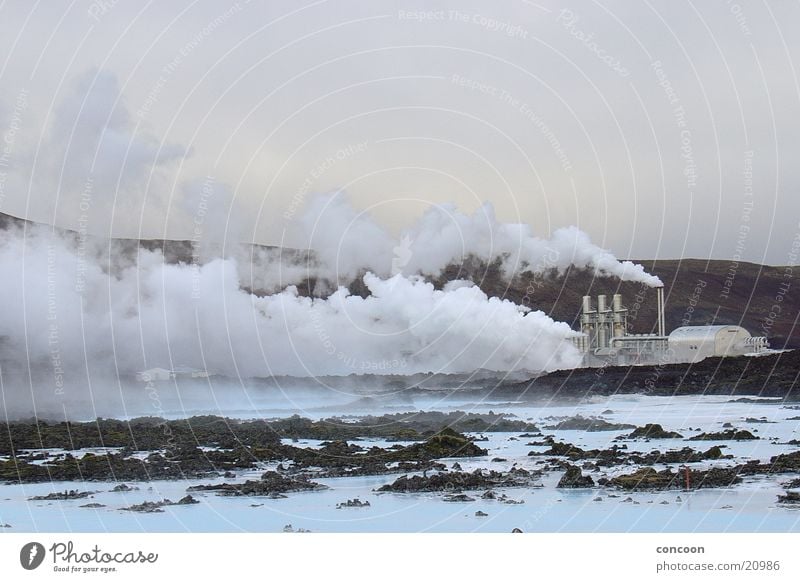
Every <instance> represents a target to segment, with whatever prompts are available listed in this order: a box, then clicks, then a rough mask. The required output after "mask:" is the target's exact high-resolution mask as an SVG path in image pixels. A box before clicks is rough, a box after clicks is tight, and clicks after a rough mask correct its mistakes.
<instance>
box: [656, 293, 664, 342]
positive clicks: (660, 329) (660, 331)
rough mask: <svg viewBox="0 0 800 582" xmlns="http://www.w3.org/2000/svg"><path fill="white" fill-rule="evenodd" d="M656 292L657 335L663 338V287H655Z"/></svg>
mask: <svg viewBox="0 0 800 582" xmlns="http://www.w3.org/2000/svg"><path fill="white" fill-rule="evenodd" d="M656 292H657V293H658V298H657V301H658V335H660V336H661V337H663V336H664V333H665V330H664V327H665V325H664V286H663V285H662V286H660V287H656Z"/></svg>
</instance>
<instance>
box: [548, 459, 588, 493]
mask: <svg viewBox="0 0 800 582" xmlns="http://www.w3.org/2000/svg"><path fill="white" fill-rule="evenodd" d="M556 487H558V488H560V489H580V488H584V487H594V479H592V478H591V477H589V476H588V475H587V476H585V477H584V476H583V473H582V472H581V468H580V467H578V466H576V465H570V466H569V467H567V472H566V473H564V475H563V476H562V477H561V480H560V481H559V482H558V485H556Z"/></svg>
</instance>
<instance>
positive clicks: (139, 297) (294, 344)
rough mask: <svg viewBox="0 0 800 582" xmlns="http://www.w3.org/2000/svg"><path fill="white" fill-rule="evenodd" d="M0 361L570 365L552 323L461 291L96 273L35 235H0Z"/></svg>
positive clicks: (299, 372) (370, 369) (199, 272)
mask: <svg viewBox="0 0 800 582" xmlns="http://www.w3.org/2000/svg"><path fill="white" fill-rule="evenodd" d="M0 237H1V238H2V240H0V273H2V276H3V278H4V280H5V281H6V283H5V284H4V285H3V286H1V287H0V302H2V305H3V306H4V308H3V310H2V311H0V336H2V337H3V340H2V345H3V360H4V365H5V364H6V363H7V362H9V361H17V362H30V364H31V366H32V367H34V368H35V369H38V370H48V369H50V368H53V369H54V370H55V368H56V367H58V368H59V369H60V370H61V371H62V372H63V373H65V374H70V373H71V372H73V373H74V372H75V371H78V373H84V371H85V370H89V371H90V373H91V372H94V371H97V373H100V372H101V371H103V372H109V371H111V372H112V373H114V372H116V371H118V372H120V373H122V374H130V373H134V372H137V371H140V370H143V369H146V368H151V367H156V366H158V367H164V368H168V369H169V368H175V367H189V368H197V369H203V370H208V371H209V372H210V373H214V374H224V375H230V376H237V375H241V376H245V377H247V376H267V375H296V376H310V375H345V374H352V373H391V374H411V373H416V372H428V371H433V372H451V373H452V372H471V371H474V370H475V369H477V368H486V369H490V370H496V371H510V370H520V369H523V370H534V371H540V370H551V369H554V368H561V367H572V366H575V365H577V364H578V363H579V359H580V358H579V355H578V353H577V350H576V349H575V348H574V347H573V346H572V345H571V343H570V342H569V341H567V339H566V338H568V337H570V336H571V335H574V332H572V331H571V330H570V328H569V326H568V325H567V324H565V323H557V322H554V321H553V320H552V319H550V318H549V317H547V316H546V315H545V314H543V313H541V312H527V310H525V309H523V308H520V307H518V306H517V305H514V304H513V303H511V302H509V301H504V300H500V299H496V298H488V297H487V296H486V295H485V294H484V293H483V292H482V291H481V290H480V289H478V288H477V287H474V286H471V285H467V284H464V283H454V284H452V285H448V286H447V287H446V288H445V289H443V290H435V289H434V287H433V285H432V284H430V283H427V282H425V281H423V280H421V279H410V278H406V277H404V276H402V275H397V276H395V277H394V278H391V279H389V280H385V279H381V278H380V277H378V276H376V275H372V274H367V275H366V276H365V277H364V282H365V284H366V285H367V287H368V288H369V290H370V291H371V296H369V297H367V298H362V297H360V296H352V295H349V293H348V292H347V290H346V289H344V288H341V289H339V290H338V291H336V292H334V293H333V294H332V295H330V296H329V297H327V298H326V299H322V298H309V297H301V296H299V295H298V293H297V291H296V289H294V288H292V287H290V288H288V289H286V290H284V291H283V292H280V293H277V294H273V295H268V296H265V297H257V296H254V295H251V294H249V293H247V292H245V291H243V290H242V289H241V288H240V281H239V278H238V268H237V263H236V261H235V259H225V260H223V259H216V260H212V261H210V262H208V263H206V264H204V265H202V266H192V265H185V264H166V263H165V262H164V259H163V257H162V255H161V253H160V252H150V251H144V250H143V251H141V252H140V254H139V261H138V265H136V266H131V267H127V268H124V269H121V270H118V271H116V272H113V273H106V272H104V271H103V270H102V269H101V268H100V267H99V266H98V265H97V264H96V263H94V262H92V261H91V260H90V257H86V256H82V255H81V254H80V252H79V251H78V247H77V246H75V244H74V243H73V242H70V241H68V240H66V239H64V238H61V237H58V236H56V235H53V234H52V233H50V232H49V231H48V230H47V229H45V228H35V229H32V230H29V231H28V233H27V236H26V237H24V238H23V237H22V236H21V235H20V233H19V232H18V231H6V232H3V233H2V234H0Z"/></svg>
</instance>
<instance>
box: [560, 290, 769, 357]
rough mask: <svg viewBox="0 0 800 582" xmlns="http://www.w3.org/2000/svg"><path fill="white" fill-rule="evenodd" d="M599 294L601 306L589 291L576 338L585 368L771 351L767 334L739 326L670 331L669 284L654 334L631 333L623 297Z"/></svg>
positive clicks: (660, 302) (660, 300)
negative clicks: (667, 313) (667, 314)
mask: <svg viewBox="0 0 800 582" xmlns="http://www.w3.org/2000/svg"><path fill="white" fill-rule="evenodd" d="M607 299H608V297H607V296H606V295H598V296H597V302H596V304H594V303H593V301H592V297H591V296H589V295H585V296H584V297H583V305H582V308H581V315H580V334H579V335H578V336H576V337H573V338H572V341H573V343H574V344H575V346H576V347H577V348H578V349H579V350H580V351H581V353H582V354H583V366H585V367H597V366H625V365H636V364H677V363H692V362H698V361H700V360H702V359H704V358H708V357H711V356H746V355H761V354H764V353H767V352H768V350H769V344H768V343H767V338H766V337H755V336H752V335H750V332H749V331H747V330H746V329H744V328H743V327H741V326H738V325H688V326H682V327H678V328H676V329H674V330H672V332H670V333H669V335H667V333H666V329H665V328H666V325H665V321H664V288H663V287H658V288H657V302H658V305H657V312H658V316H657V325H656V330H657V331H656V333H654V334H630V333H628V310H627V308H625V307H624V306H623V304H622V295H620V294H618V293H617V294H614V295H612V296H611V302H608V301H607Z"/></svg>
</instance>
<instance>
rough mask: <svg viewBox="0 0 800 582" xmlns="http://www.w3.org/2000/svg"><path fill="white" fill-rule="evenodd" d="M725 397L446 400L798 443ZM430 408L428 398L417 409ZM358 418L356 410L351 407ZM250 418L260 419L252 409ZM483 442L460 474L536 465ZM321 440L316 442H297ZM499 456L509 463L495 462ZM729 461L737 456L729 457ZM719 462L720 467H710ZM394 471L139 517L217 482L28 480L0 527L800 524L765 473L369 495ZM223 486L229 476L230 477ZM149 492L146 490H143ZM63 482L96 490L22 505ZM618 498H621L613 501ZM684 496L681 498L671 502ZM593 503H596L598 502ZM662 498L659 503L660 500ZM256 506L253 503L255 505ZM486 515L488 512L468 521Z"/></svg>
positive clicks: (768, 408) (740, 445)
mask: <svg viewBox="0 0 800 582" xmlns="http://www.w3.org/2000/svg"><path fill="white" fill-rule="evenodd" d="M727 400H728V399H727V398H725V397H675V398H657V397H613V398H608V399H598V400H596V401H593V402H590V403H585V404H580V405H577V406H576V405H569V406H550V407H547V408H542V407H533V406H529V405H525V406H522V405H508V404H500V403H496V402H495V403H488V402H487V403H482V404H480V405H477V406H476V405H472V406H467V405H466V403H457V404H456V405H454V404H453V403H452V402H448V403H447V404H448V407H450V406H455V407H456V408H460V409H471V410H475V411H484V410H489V409H491V410H494V411H495V412H501V411H506V410H507V411H509V412H513V413H514V414H516V415H517V416H518V417H519V418H523V419H531V420H533V421H536V422H537V423H538V424H539V425H540V426H541V425H544V424H546V423H547V421H543V420H542V419H543V418H545V417H548V416H562V415H563V416H566V415H573V414H577V413H580V414H584V415H598V414H600V413H601V412H602V411H604V410H606V409H611V410H612V411H613V413H610V414H606V415H605V418H606V419H608V420H610V421H616V422H627V423H631V424H636V425H641V424H644V423H646V422H658V423H661V424H662V425H663V426H664V427H665V428H667V429H670V430H678V431H679V432H682V433H683V434H684V436H691V435H693V434H697V432H698V431H697V430H689V427H691V428H693V429H698V428H699V429H701V430H703V431H708V430H720V429H721V425H722V424H723V423H724V422H731V423H732V424H733V425H734V426H736V427H741V428H747V429H748V430H751V431H755V430H757V431H758V432H757V433H756V434H758V435H759V436H761V437H762V440H758V441H743V442H721V443H715V442H692V443H688V442H686V441H685V440H682V439H674V440H659V441H651V442H643V441H637V442H626V443H625V444H627V446H628V447H629V449H635V450H641V451H649V450H652V449H655V448H657V449H659V450H667V449H670V448H680V447H683V446H687V445H688V446H692V447H693V448H695V449H703V450H704V449H706V448H708V447H710V446H712V445H714V444H721V445H726V446H727V448H726V449H724V450H725V452H726V453H730V454H734V455H735V456H736V457H737V459H736V462H741V460H743V459H760V460H768V459H769V458H770V457H771V456H773V455H776V454H779V453H782V452H791V451H794V450H797V448H798V447H795V446H791V445H779V444H776V441H772V440H770V439H777V440H778V441H780V442H785V441H787V440H789V439H792V438H795V439H797V438H800V435H798V429H800V423H799V422H798V421H789V420H786V419H787V418H789V417H793V416H797V415H798V414H800V411H798V410H792V409H789V408H784V407H781V406H777V405H766V404H765V405H756V404H747V403H729V402H727ZM420 408H423V409H425V410H431V409H435V408H436V406H435V405H432V403H430V402H426V403H424V406H422V405H421V406H420ZM354 413H355V414H357V413H358V411H354ZM250 416H257V415H255V414H251V415H250ZM761 416H766V417H768V418H769V419H770V420H774V421H776V422H775V423H774V424H745V423H744V422H743V419H744V418H745V417H761ZM625 432H627V431H614V432H595V433H587V432H582V431H548V430H544V433H545V434H555V435H556V436H557V438H559V439H563V440H565V441H568V442H571V443H574V444H577V445H578V446H581V447H584V448H587V447H588V448H594V447H598V448H606V447H608V446H610V445H611V444H612V441H613V439H614V438H615V437H616V436H618V435H620V434H624V433H625ZM486 436H487V437H489V441H488V442H481V443H479V444H480V446H482V447H484V448H488V449H489V456H488V457H482V458H474V459H450V460H448V461H446V462H447V463H448V464H452V463H453V462H454V461H455V460H457V461H458V462H459V463H460V464H461V466H462V467H463V469H464V470H472V469H474V468H477V467H483V468H492V469H496V470H508V469H509V468H510V467H511V465H512V464H514V463H517V464H518V466H523V467H526V468H534V467H535V463H536V461H537V460H539V458H537V457H528V456H527V454H528V452H529V451H530V450H532V449H531V447H527V446H525V443H526V442H528V441H529V440H532V439H528V438H520V439H519V440H513V439H515V438H517V437H518V436H519V435H518V434H517V433H487V435H486ZM373 443H375V444H378V445H379V446H385V445H386V443H385V441H363V442H360V444H362V445H366V446H369V445H371V444H373ZM295 444H296V445H298V444H299V445H301V446H317V445H318V444H319V443H318V442H315V441H301V442H300V443H295ZM494 457H503V458H505V459H507V461H506V462H499V463H498V462H491V459H492V458H494ZM732 462H733V461H732ZM715 464H716V463H715ZM632 469H633V468H624V467H621V468H620V467H617V468H614V469H612V470H610V471H608V472H604V473H592V476H593V477H594V478H595V479H597V478H598V477H599V476H601V475H603V474H605V475H613V474H616V473H617V472H623V471H629V470H632ZM260 472H261V471H250V472H243V473H240V474H238V475H237V479H238V480H240V481H241V480H245V479H247V478H251V479H253V478H258V476H259V475H260ZM398 476H399V475H382V476H378V477H351V478H340V479H318V481H319V482H320V483H324V484H326V485H328V486H330V487H331V489H330V490H326V491H319V492H306V493H294V494H289V497H288V498H287V499H265V498H231V497H219V496H216V495H214V494H213V493H193V495H194V496H195V497H196V498H197V499H199V500H200V502H201V503H200V504H199V505H190V506H175V507H165V508H164V510H165V512H164V513H159V514H138V513H132V512H127V511H121V510H120V508H121V507H125V506H128V505H132V504H134V503H141V502H142V501H146V500H149V501H154V500H159V499H161V498H163V497H166V498H170V499H172V500H173V501H177V500H178V499H180V498H181V497H183V496H184V495H185V494H186V487H188V486H190V485H194V484H199V483H209V482H213V481H222V480H223V479H221V478H218V479H216V480H215V479H201V480H193V481H181V482H163V481H162V482H152V483H130V484H132V485H136V486H138V487H140V490H138V491H133V492H129V493H110V492H108V490H109V489H111V488H112V487H113V486H114V483H67V482H60V483H54V484H35V485H0V524H4V523H8V524H10V525H11V526H12V528H10V529H3V528H0V532H3V531H6V532H35V531H47V532H106V531H107V532H277V531H282V530H283V528H284V526H285V525H287V524H292V526H293V527H294V529H299V528H304V529H307V530H311V531H314V532H424V531H432V532H433V531H435V532H473V531H482V532H508V531H510V530H511V529H512V528H514V527H519V528H521V529H522V530H523V531H537V532H792V531H800V509H797V510H795V509H791V508H786V507H781V506H778V505H776V503H775V502H776V498H777V495H778V494H779V493H781V492H782V491H783V488H782V487H781V486H780V483H782V482H784V481H787V480H789V479H790V478H792V477H793V476H791V475H786V476H782V477H779V478H773V479H769V480H768V479H765V478H763V477H752V478H747V479H746V480H745V482H744V483H742V484H740V485H737V486H735V487H732V488H729V489H711V490H701V491H694V492H683V491H681V492H670V493H634V494H631V495H630V497H632V498H633V500H634V501H637V502H638V504H634V503H623V500H624V499H625V498H626V497H628V496H629V495H628V494H626V493H624V492H618V491H614V490H612V489H605V488H601V487H596V488H594V489H587V490H576V491H565V490H558V489H556V488H555V485H556V483H557V482H558V479H559V477H560V472H553V473H550V474H547V475H545V477H544V478H543V479H542V481H541V483H542V484H543V485H544V487H541V488H539V487H534V488H525V489H522V488H514V489H502V490H498V493H500V492H502V493H505V494H506V495H508V497H510V498H512V499H516V500H524V502H525V503H524V504H521V505H506V504H502V503H500V502H499V501H495V500H481V499H480V498H479V497H480V494H481V493H482V491H478V492H475V493H474V494H472V493H468V494H470V495H471V496H473V497H476V498H477V500H476V501H474V502H468V503H449V502H445V501H443V500H442V495H440V494H393V493H382V494H378V493H376V492H375V491H374V490H375V489H377V488H378V487H380V486H381V485H383V484H385V483H389V482H392V481H394V480H395V479H396V478H397V477H398ZM227 481H230V479H228V480H227ZM150 487H152V490H149V488H150ZM64 489H78V490H81V491H84V490H99V491H101V492H100V493H97V494H96V495H95V496H94V497H93V498H91V499H81V500H73V501H53V502H42V501H28V498H29V497H31V496H34V495H43V494H47V493H50V492H53V491H63V490H64ZM610 495H618V496H619V497H611V496H610ZM679 496H680V498H681V500H682V501H680V502H679V501H677V498H678V497H679ZM354 497H358V498H359V499H361V500H362V501H369V502H370V504H371V507H367V508H344V509H336V504H337V503H340V502H343V501H345V500H347V499H351V498H354ZM598 497H599V498H600V500H599V501H596V500H595V499H596V498H598ZM663 501H666V502H667V504H662V502H663ZM86 503H103V504H105V505H107V507H104V508H101V509H86V508H81V507H80V505H84V504H86ZM253 504H256V505H259V506H258V507H251V505H253ZM476 511H483V512H485V513H487V514H488V517H476V516H475V512H476Z"/></svg>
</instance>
